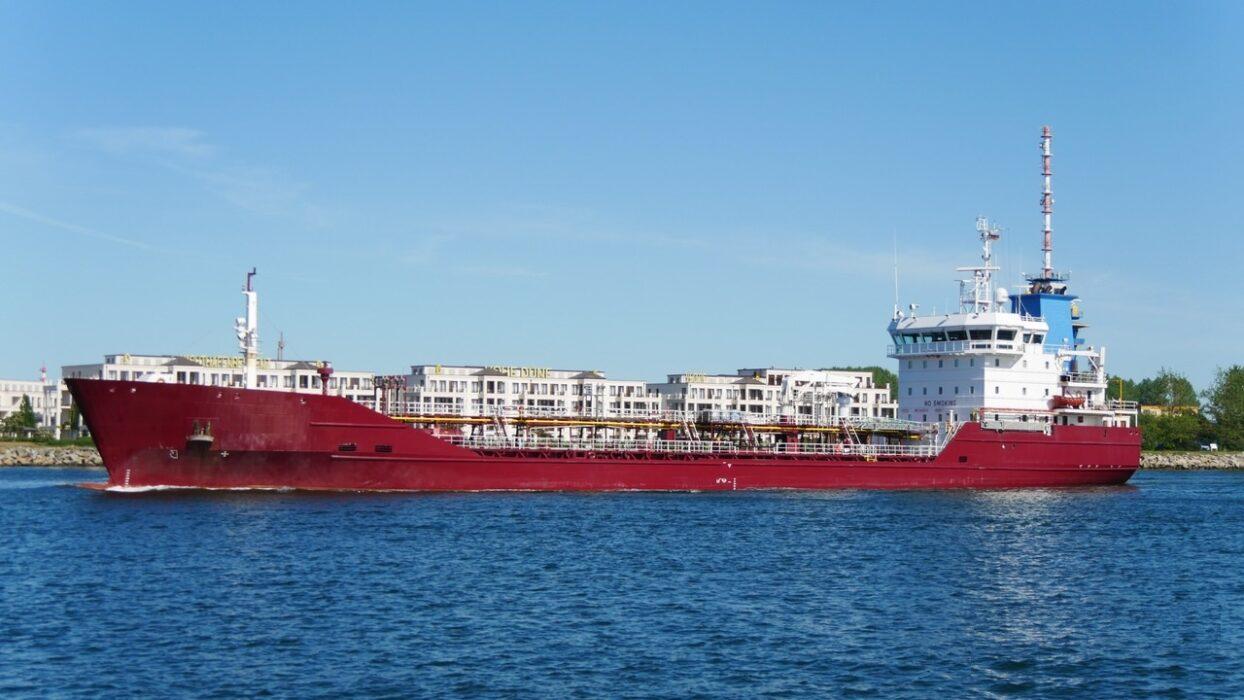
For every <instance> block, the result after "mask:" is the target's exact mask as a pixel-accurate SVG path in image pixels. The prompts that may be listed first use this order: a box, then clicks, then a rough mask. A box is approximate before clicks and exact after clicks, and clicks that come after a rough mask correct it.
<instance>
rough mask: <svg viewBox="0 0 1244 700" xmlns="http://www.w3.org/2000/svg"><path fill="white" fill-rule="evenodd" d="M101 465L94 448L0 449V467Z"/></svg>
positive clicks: (26, 447)
mask: <svg viewBox="0 0 1244 700" xmlns="http://www.w3.org/2000/svg"><path fill="white" fill-rule="evenodd" d="M101 465H103V462H102V461H100V459H99V452H97V451H96V450H95V448H94V447H54V446H50V445H6V446H3V447H0V467H30V466H33V467H98V466H101Z"/></svg>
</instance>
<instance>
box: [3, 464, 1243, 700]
mask: <svg viewBox="0 0 1244 700" xmlns="http://www.w3.org/2000/svg"><path fill="white" fill-rule="evenodd" d="M93 478H98V472H86V471H80V470H26V469H17V470H5V471H0V532H3V533H4V535H3V536H2V537H3V539H2V540H0V542H3V545H2V547H3V550H2V551H0V554H2V555H3V556H0V640H2V641H0V659H2V662H0V695H3V696H5V697H15V696H16V697H21V696H47V695H54V696H58V697H84V698H85V697H98V696H101V695H102V696H140V695H143V696H145V695H168V696H177V697H222V696H238V695H245V696H263V697H290V696H294V697H338V696H341V695H345V694H350V695H362V696H367V697H381V698H384V697H394V698H396V697H410V696H444V695H458V696H472V697H475V696H483V697H507V698H508V697H549V696H556V697H602V696H603V697H624V698H649V697H671V696H674V697H723V696H724V697H747V698H751V697H763V698H786V697H792V696H825V695H829V696H842V697H884V698H891V697H929V696H963V695H970V696H979V697H1017V696H1019V697H1026V696H1036V697H1134V696H1150V695H1157V696H1168V695H1169V696H1176V697H1181V696H1182V697H1186V696H1196V697H1224V698H1225V697H1240V696H1244V652H1242V651H1241V650H1244V569H1241V567H1240V566H1239V563H1240V561H1241V556H1242V555H1244V475H1241V474H1229V473H1191V474H1165V473H1145V474H1142V475H1140V476H1139V477H1138V478H1137V479H1136V480H1135V481H1134V482H1133V483H1134V485H1133V486H1130V487H1124V488H1112V489H1054V490H1033V491H994V492H975V493H973V492H932V493H920V492H894V493H873V492H858V491H843V492H833V493H797V492H775V493H732V494H708V493H704V494H637V493H628V494H611V495H572V494H530V493H529V494H498V493H491V494H450V495H397V494H384V495H375V494H373V495H365V494H306V493H285V492H266V493H238V492H210V493H201V492H200V493H196V492H181V491H177V492H170V491H161V492H150V493H144V494H110V493H100V492H92V491H85V490H81V489H73V488H60V487H57V486H58V485H63V484H69V483H74V482H78V481H85V480H90V479H93Z"/></svg>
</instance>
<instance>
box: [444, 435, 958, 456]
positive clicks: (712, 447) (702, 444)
mask: <svg viewBox="0 0 1244 700" xmlns="http://www.w3.org/2000/svg"><path fill="white" fill-rule="evenodd" d="M442 439H444V440H445V441H446V442H449V443H450V444H453V445H457V446H460V447H465V448H468V449H472V450H573V451H577V452H663V453H680V454H714V455H735V454H738V455H751V454H772V455H809V454H811V455H841V456H844V457H935V456H937V454H938V453H939V452H940V451H941V449H942V447H943V446H944V444H945V443H941V444H919V445H871V444H844V443H809V444H794V443H790V444H788V443H785V442H775V443H769V444H755V445H750V444H739V443H735V442H729V441H722V440H715V441H714V440H575V439H561V438H538V437H527V438H516V437H497V436H484V437H480V436H460V435H455V436H450V437H445V438H442Z"/></svg>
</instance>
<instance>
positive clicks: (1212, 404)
mask: <svg viewBox="0 0 1244 700" xmlns="http://www.w3.org/2000/svg"><path fill="white" fill-rule="evenodd" d="M1109 394H1110V397H1111V398H1115V399H1117V398H1123V399H1125V400H1128V401H1136V402H1138V403H1140V404H1141V405H1142V406H1157V407H1159V408H1160V409H1161V411H1162V412H1161V413H1160V414H1152V413H1142V414H1141V415H1140V429H1141V434H1142V435H1143V440H1144V443H1143V444H1144V449H1146V450H1196V449H1200V447H1201V446H1202V445H1206V444H1209V443H1217V444H1218V447H1219V448H1220V449H1223V450H1244V365H1232V366H1230V367H1227V368H1220V369H1219V370H1218V371H1217V372H1216V373H1215V375H1214V380H1213V382H1212V383H1211V384H1210V386H1209V387H1208V388H1206V389H1205V390H1203V391H1200V392H1198V391H1197V390H1196V388H1195V387H1193V386H1192V382H1190V381H1188V378H1187V377H1186V376H1184V375H1183V374H1180V373H1179V372H1176V371H1174V370H1171V369H1165V368H1163V369H1162V370H1161V371H1160V372H1158V374H1157V375H1156V376H1154V377H1150V378H1147V379H1141V380H1139V381H1135V380H1131V379H1125V378H1123V377H1114V376H1112V377H1111V378H1110V388H1109Z"/></svg>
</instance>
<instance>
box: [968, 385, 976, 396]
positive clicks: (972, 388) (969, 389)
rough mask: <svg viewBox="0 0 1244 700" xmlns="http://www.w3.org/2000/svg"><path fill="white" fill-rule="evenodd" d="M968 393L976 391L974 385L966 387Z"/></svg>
mask: <svg viewBox="0 0 1244 700" xmlns="http://www.w3.org/2000/svg"><path fill="white" fill-rule="evenodd" d="M968 393H969V394H975V393H976V387H974V386H970V387H968Z"/></svg>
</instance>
